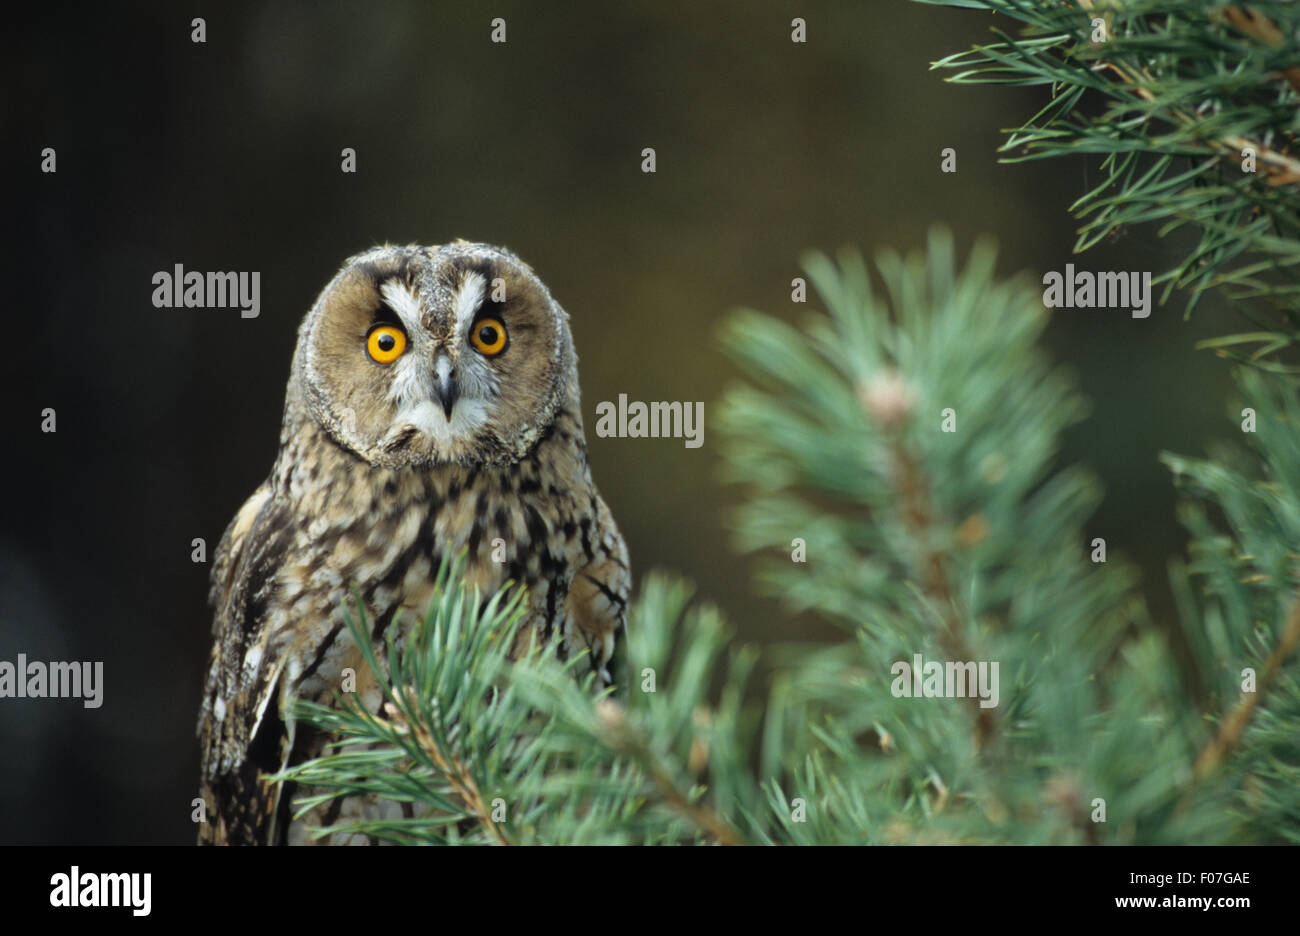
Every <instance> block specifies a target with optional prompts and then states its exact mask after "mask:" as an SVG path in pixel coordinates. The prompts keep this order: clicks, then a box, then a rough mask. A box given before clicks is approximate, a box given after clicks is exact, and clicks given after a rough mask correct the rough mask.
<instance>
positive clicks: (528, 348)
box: [199, 241, 630, 844]
mask: <svg viewBox="0 0 1300 936" xmlns="http://www.w3.org/2000/svg"><path fill="white" fill-rule="evenodd" d="M494 541H495V545H494ZM502 542H504V544H505V547H504V551H505V561H504V562H503V561H494V560H500V558H501V544H502ZM461 550H467V553H468V555H467V563H468V564H467V567H466V577H467V579H468V580H469V582H470V583H471V584H473V585H475V586H477V587H479V588H480V589H482V590H483V591H484V592H490V591H492V590H493V589H495V588H497V587H499V586H500V585H501V584H502V583H503V582H504V581H505V580H506V579H513V580H514V581H516V582H520V583H522V584H524V585H525V586H527V589H528V608H527V618H526V620H525V628H526V632H529V631H531V632H533V633H537V634H539V635H540V636H541V637H542V638H543V639H555V640H558V641H560V644H559V649H560V650H561V651H562V652H565V653H568V654H574V653H577V652H581V651H584V650H587V651H590V660H591V662H592V666H593V667H594V668H595V669H596V670H597V673H598V677H599V678H600V679H601V680H602V681H606V682H607V681H608V680H609V672H608V667H609V662H610V658H611V655H612V653H613V650H614V642H615V638H616V636H617V634H618V631H619V630H620V628H621V627H622V625H623V619H624V613H625V606H626V601H627V595H628V590H629V587H630V578H629V572H628V563H627V550H626V547H625V546H624V544H623V539H622V537H621V536H620V535H619V532H618V529H617V527H616V526H615V524H614V519H613V517H612V516H611V515H610V512H609V508H608V507H606V505H605V502H604V501H603V500H602V499H601V497H600V494H599V493H598V492H597V491H596V486H595V484H594V483H593V482H592V479H591V471H590V469H589V467H588V464H587V450H586V441H585V438H584V435H583V428H582V415H581V411H580V406H579V393H578V372H577V357H576V354H575V352H574V348H573V339H572V336H571V335H570V332H569V320H568V315H567V314H566V313H565V311H564V310H563V309H562V308H561V307H560V306H559V304H558V303H557V302H555V300H554V299H552V298H551V294H550V292H549V291H548V290H547V288H546V286H545V285H543V284H542V282H541V281H540V280H539V279H538V278H537V276H536V275H535V274H534V273H533V272H532V270H531V269H530V268H529V267H528V266H527V265H525V264H524V263H523V262H522V261H520V260H519V258H517V257H516V256H515V255H514V254H512V253H510V252H509V251H506V250H502V249H500V248H497V247H490V246H487V245H485V244H470V243H466V242H463V241H458V242H456V243H455V244H450V245H447V246H441V247H416V246H412V247H381V248H376V249H374V250H371V251H369V252H367V253H363V254H360V255H358V256H356V257H353V258H351V259H350V260H348V261H347V262H346V263H345V264H344V266H343V268H342V269H341V270H340V271H339V273H338V274H337V275H336V276H335V277H334V279H333V280H331V281H330V283H329V284H328V285H327V286H326V287H325V289H324V290H323V291H322V292H321V294H320V297H319V298H318V299H317V300H316V303H315V305H314V306H312V308H311V311H309V312H308V313H307V316H306V318H305V319H304V320H303V323H302V326H301V328H300V330H299V333H298V344H297V348H296V350H295V352H294V356H293V366H292V372H291V375H290V378H289V386H288V392H287V394H286V400H285V406H284V423H283V428H282V429H281V432H280V449H279V454H278V456H277V458H276V460H275V464H274V467H272V469H271V474H270V477H268V478H267V479H266V481H265V482H264V483H263V484H262V485H261V487H259V488H258V489H257V491H256V492H255V493H254V494H253V496H252V497H251V498H249V499H248V502H247V503H245V504H244V506H243V507H242V508H241V509H240V510H239V512H238V513H237V514H236V515H235V518H234V519H233V520H232V521H231V523H230V525H229V527H228V528H227V529H226V532H225V535H224V536H223V537H222V539H221V544H220V546H219V547H218V550H217V554H216V560H215V563H214V567H213V572H212V589H211V596H210V597H211V601H212V604H213V606H214V608H215V619H214V623H213V636H214V641H213V647H212V657H211V666H210V668H209V670H208V676H207V685H206V688H205V690H204V697H203V707H202V712H201V713H200V717H199V739H200V747H201V751H202V759H203V763H202V780H201V782H202V792H203V797H204V800H205V802H206V804H207V808H208V810H209V815H208V821H207V822H206V823H203V824H202V825H200V830H201V831H200V833H199V840H200V842H209V843H216V844H224V843H231V844H233V843H250V844H251V843H271V844H274V843H297V842H305V841H308V840H309V838H308V836H307V835H306V831H305V830H306V828H307V827H308V826H326V825H331V824H334V823H335V822H337V821H343V820H347V819H361V818H380V816H381V814H382V815H384V816H385V817H387V814H386V813H381V812H380V811H382V810H385V809H387V808H389V807H391V806H393V805H394V804H385V803H381V802H378V801H373V800H370V799H368V798H365V797H353V798H351V799H344V800H334V801H333V802H332V803H331V804H329V805H328V806H327V807H318V808H317V809H314V810H313V811H312V812H310V813H308V814H306V815H304V816H303V817H301V818H300V819H296V820H295V819H293V818H292V808H291V802H290V801H291V798H292V796H291V791H285V790H282V789H280V788H279V787H278V786H276V785H269V784H266V783H265V782H264V781H263V778H264V777H265V776H267V775H269V774H272V773H275V772H276V771H278V770H281V769H282V768H284V767H286V766H289V765H292V764H296V763H299V762H301V761H303V760H305V759H307V758H310V757H314V756H317V755H318V754H320V753H321V752H322V749H323V746H324V744H325V742H326V741H328V740H329V739H328V738H323V737H320V736H316V735H313V734H312V733H310V732H308V731H307V729H306V728H305V727H303V726H297V727H295V725H294V723H293V722H292V720H291V719H290V718H289V717H288V714H287V711H286V708H287V706H288V705H289V703H290V702H291V701H292V700H294V699H296V698H301V699H307V700H312V701H317V702H320V703H322V704H332V701H333V699H334V698H335V695H336V692H337V690H338V689H339V687H340V682H341V674H342V671H343V670H344V669H345V668H348V667H351V668H352V669H353V671H354V672H355V673H356V674H357V687H356V689H357V692H358V693H359V698H360V699H361V700H362V701H363V702H365V704H367V705H368V706H370V707H371V708H372V709H374V708H375V707H376V706H377V704H378V701H379V693H378V691H377V688H376V686H375V684H374V681H373V678H370V679H369V680H368V681H367V677H368V676H369V671H368V670H367V668H366V666H365V664H364V663H363V662H362V658H361V656H360V653H359V651H358V648H357V647H356V645H355V643H354V642H353V641H352V639H351V637H350V634H349V631H348V628H347V627H346V625H345V617H344V615H345V614H346V610H345V609H346V608H347V606H348V604H349V602H350V598H351V596H352V594H353V593H354V592H353V590H354V589H356V590H357V593H359V594H360V596H361V598H362V600H363V602H364V604H365V611H366V618H367V620H368V621H370V622H371V623H372V624H373V628H374V634H373V636H374V638H375V639H376V640H377V641H381V640H382V639H383V638H384V636H385V635H386V633H387V631H388V629H389V628H395V629H398V630H400V629H403V628H405V627H407V626H409V625H410V623H411V622H412V621H414V620H416V619H417V618H418V617H419V616H420V615H422V614H423V613H424V612H425V610H426V608H427V606H428V603H429V601H430V600H431V598H432V586H433V581H434V578H435V576H436V574H437V571H438V568H439V565H440V563H441V561H442V559H443V558H444V557H446V556H448V555H451V554H455V553H458V552H460V551H461ZM494 551H495V552H496V555H495V556H494ZM399 612H401V613H399ZM552 635H553V638H552ZM398 636H400V635H398ZM399 815H400V813H399ZM343 838H344V837H343V836H342V835H335V836H333V838H332V839H327V841H329V840H333V841H338V840H341V839H343Z"/></svg>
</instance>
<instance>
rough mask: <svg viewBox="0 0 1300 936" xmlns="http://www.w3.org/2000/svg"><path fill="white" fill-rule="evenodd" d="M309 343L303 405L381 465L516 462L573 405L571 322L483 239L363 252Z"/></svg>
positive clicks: (309, 328)
mask: <svg viewBox="0 0 1300 936" xmlns="http://www.w3.org/2000/svg"><path fill="white" fill-rule="evenodd" d="M302 336H303V337H302V339H301V340H300V343H299V349H298V352H297V354H296V355H295V373H297V374H300V375H301V377H302V379H303V382H304V391H305V392H304V394H303V397H302V402H303V403H304V404H305V405H306V407H307V408H308V410H309V412H310V413H311V415H312V416H313V417H314V418H315V419H316V420H317V422H319V423H320V424H321V425H322V426H323V427H324V428H325V429H326V431H327V432H328V433H329V434H330V435H331V437H332V438H333V439H334V440H335V441H336V442H338V443H339V444H340V445H342V446H343V447H344V448H346V449H347V450H349V451H351V452H352V453H353V454H355V455H356V456H358V457H359V458H361V459H363V460H364V461H366V462H368V463H369V464H371V465H373V466H376V467H385V468H403V467H409V468H416V469H424V468H428V467H429V466H433V465H438V464H447V463H455V464H461V465H504V464H508V463H511V462H514V461H518V460H519V459H521V458H524V457H525V456H526V455H527V453H528V452H529V451H530V450H531V449H532V447H533V446H535V445H536V443H537V441H538V440H539V439H540V438H542V436H543V435H544V434H545V433H546V432H547V430H548V429H549V427H550V426H551V424H552V422H553V420H554V419H555V414H556V412H557V410H558V409H559V408H560V406H561V405H576V394H577V380H576V374H575V359H574V356H573V353H572V338H571V337H570V336H569V328H568V316H567V315H566V314H565V313H564V310H563V309H562V308H560V306H559V305H558V304H557V303H556V302H555V301H554V300H553V299H552V298H551V295H550V293H549V291H548V290H547V289H546V287H545V286H544V285H543V284H542V283H541V281H540V280H538V279H537V277H536V276H535V275H534V274H533V272H532V271H531V270H530V269H529V268H528V267H527V265H525V264H524V263H523V262H522V261H520V260H519V259H518V258H517V257H515V256H514V255H513V254H510V253H509V252H507V251H503V250H501V249H499V248H495V247H491V246H489V245H486V244H469V243H464V242H459V243H456V244H451V245H446V246H443V247H400V248H399V247H385V248H376V249H375V250H373V251H370V252H368V253H365V254H360V255H358V256H356V257H354V258H352V259H351V260H349V261H348V263H347V264H345V266H344V268H343V269H342V270H341V271H340V272H339V274H338V275H337V276H336V277H335V278H334V280H333V281H331V283H330V284H329V285H328V286H327V287H326V288H325V290H324V291H323V292H322V293H321V296H320V298H319V299H318V300H317V302H316V305H315V306H313V309H312V311H311V312H310V313H309V314H308V317H307V318H306V319H305V320H304V323H303V329H302ZM571 398H572V401H571Z"/></svg>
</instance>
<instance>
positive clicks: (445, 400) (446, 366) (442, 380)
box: [433, 354, 460, 422]
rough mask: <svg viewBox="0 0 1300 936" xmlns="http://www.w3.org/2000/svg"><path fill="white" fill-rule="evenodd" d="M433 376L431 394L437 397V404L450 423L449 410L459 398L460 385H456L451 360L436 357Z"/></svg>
mask: <svg viewBox="0 0 1300 936" xmlns="http://www.w3.org/2000/svg"><path fill="white" fill-rule="evenodd" d="M433 374H434V383H433V392H434V394H436V395H437V397H438V402H439V403H441V404H442V411H443V412H444V413H445V414H446V415H447V421H448V422H450V421H451V408H452V407H453V406H455V405H456V400H457V399H458V398H459V397H460V384H458V383H456V375H455V374H454V373H453V372H452V366H451V359H450V358H449V357H447V355H446V354H440V355H438V361H437V363H436V364H435V365H434V367H433Z"/></svg>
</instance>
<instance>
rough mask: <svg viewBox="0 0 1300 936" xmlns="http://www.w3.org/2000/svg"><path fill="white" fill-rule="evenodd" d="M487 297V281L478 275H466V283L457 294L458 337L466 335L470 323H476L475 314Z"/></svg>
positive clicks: (461, 285) (462, 284) (463, 283)
mask: <svg viewBox="0 0 1300 936" xmlns="http://www.w3.org/2000/svg"><path fill="white" fill-rule="evenodd" d="M486 295H487V280H485V279H484V278H483V277H482V276H480V275H479V274H478V273H469V274H466V276H465V280H464V282H462V283H461V284H460V291H459V292H457V293H456V303H455V310H456V331H455V333H456V334H457V335H463V334H465V332H466V330H467V329H468V328H469V326H470V323H471V322H473V321H474V313H475V312H477V311H478V309H479V306H481V305H482V304H483V299H484V297H485V296H486Z"/></svg>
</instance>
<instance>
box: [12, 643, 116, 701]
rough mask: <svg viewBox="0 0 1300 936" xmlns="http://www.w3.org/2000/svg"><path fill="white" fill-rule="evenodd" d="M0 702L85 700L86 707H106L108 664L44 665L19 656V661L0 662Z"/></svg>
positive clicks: (25, 655) (97, 662) (38, 661)
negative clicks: (104, 705) (105, 686)
mask: <svg viewBox="0 0 1300 936" xmlns="http://www.w3.org/2000/svg"><path fill="white" fill-rule="evenodd" d="M0 699H83V700H84V701H83V702H82V705H84V706H85V707H86V708H99V707H100V706H101V705H103V704H104V664H103V663H102V662H100V661H96V662H94V663H90V662H85V663H77V662H72V663H57V662H51V663H42V662H41V661H40V660H28V659H27V654H25V653H20V654H18V662H17V663H10V662H9V661H8V660H0Z"/></svg>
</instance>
